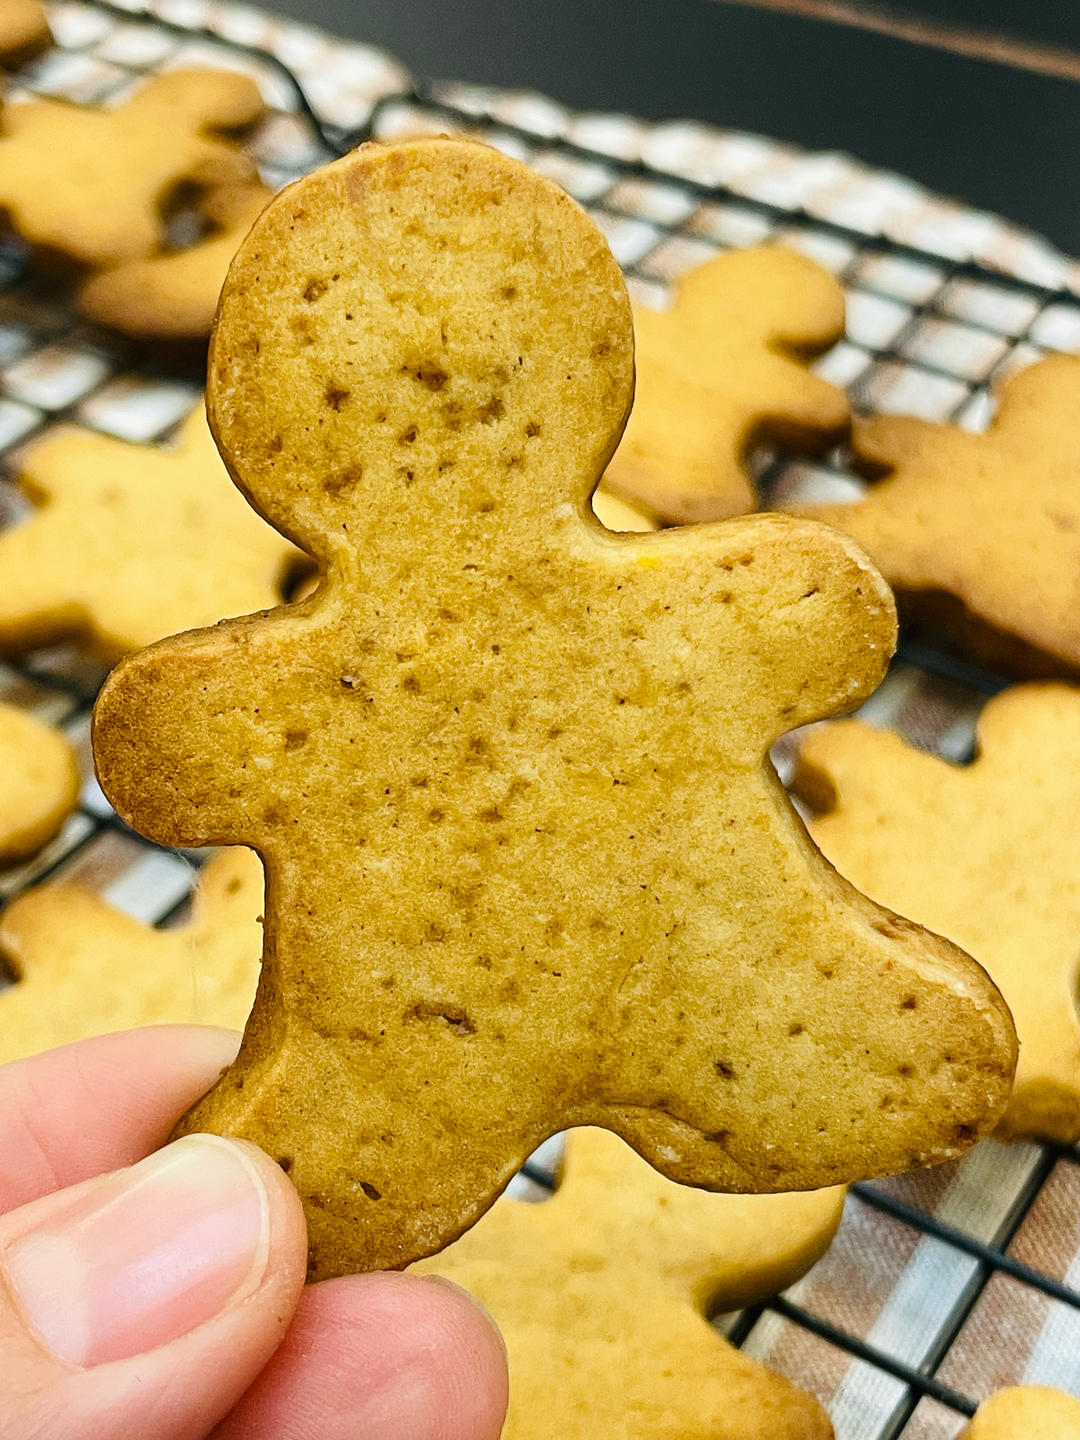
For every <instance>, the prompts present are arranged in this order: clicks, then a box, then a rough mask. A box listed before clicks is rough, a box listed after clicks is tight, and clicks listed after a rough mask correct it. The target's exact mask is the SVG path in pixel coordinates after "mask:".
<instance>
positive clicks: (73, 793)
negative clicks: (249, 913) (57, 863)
mask: <svg viewBox="0 0 1080 1440" xmlns="http://www.w3.org/2000/svg"><path fill="white" fill-rule="evenodd" d="M80 783H81V782H80V779H79V763H78V760H77V759H76V757H75V750H74V747H73V746H72V744H71V742H70V741H69V740H68V739H67V737H66V736H64V735H61V733H60V731H59V730H55V729H54V728H53V727H52V726H51V725H45V724H43V723H42V721H40V720H38V719H36V718H35V717H34V716H33V715H28V714H27V713H26V711H25V710H20V709H19V708H18V707H17V706H15V705H0V865H14V864H15V863H16V861H18V860H26V859H28V858H29V857H30V856H31V855H33V854H35V853H36V852H37V851H38V850H40V849H41V847H42V846H43V845H44V844H45V843H46V841H49V840H51V839H52V838H53V836H54V835H55V834H56V833H57V832H58V831H59V829H60V827H61V825H63V823H64V821H65V820H66V819H67V817H68V816H69V815H70V814H71V812H72V810H74V808H75V804H76V802H77V800H78V798H79V786H80Z"/></svg>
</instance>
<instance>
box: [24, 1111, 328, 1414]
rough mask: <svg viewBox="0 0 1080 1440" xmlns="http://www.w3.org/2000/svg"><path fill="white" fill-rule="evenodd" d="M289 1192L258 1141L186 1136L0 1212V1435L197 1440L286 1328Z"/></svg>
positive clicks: (295, 1250) (295, 1230) (296, 1261)
mask: <svg viewBox="0 0 1080 1440" xmlns="http://www.w3.org/2000/svg"><path fill="white" fill-rule="evenodd" d="M306 1248H307V1247H306V1238H305V1229H304V1219H303V1212H302V1210H301V1208H300V1202H299V1200H298V1198H297V1195H296V1192H295V1191H294V1190H293V1188H292V1186H291V1185H290V1184H289V1182H288V1181H287V1180H286V1179H285V1177H284V1175H283V1174H282V1173H281V1171H280V1169H279V1168H278V1167H277V1166H276V1165H275V1164H274V1163H273V1161H271V1160H270V1159H269V1158H268V1157H267V1156H266V1155H264V1154H263V1153H262V1151H260V1150H257V1149H256V1148H255V1147H254V1146H251V1145H245V1144H242V1143H239V1142H235V1141H229V1140H221V1139H219V1138H217V1137H216V1136H211V1135H191V1136H187V1137H185V1138H184V1139H182V1140H177V1141H175V1142H174V1143H173V1144H172V1145H169V1146H167V1147H166V1148H165V1149H164V1150H161V1151H159V1152H158V1153H157V1154H155V1155H151V1156H150V1157H149V1158H148V1159H146V1160H142V1161H140V1162H139V1163H138V1164H137V1165H132V1166H130V1167H129V1168H127V1169H124V1170H118V1171H115V1172H114V1173H113V1174H111V1175H103V1176H99V1177H97V1178H95V1179H92V1180H87V1181H85V1182H84V1183H82V1184H80V1185H75V1186H73V1187H71V1188H70V1189H68V1190H61V1191H59V1192H57V1193H56V1194H53V1195H49V1196H46V1197H45V1198H43V1199H40V1200H35V1201H33V1202H32V1203H31V1204H29V1205H24V1206H22V1207H21V1208H20V1209H18V1210H14V1211H12V1212H11V1213H10V1214H8V1215H6V1216H4V1217H3V1218H2V1219H0V1376H3V1401H4V1403H3V1411H2V1413H0V1440H31V1437H35V1436H41V1435H64V1436H66V1437H68V1440H121V1437H127V1436H131V1435H153V1436H154V1437H155V1440H202V1437H204V1436H205V1435H206V1434H207V1432H208V1431H209V1430H210V1429H212V1427H213V1426H214V1425H215V1424H216V1423H217V1422H218V1421H219V1420H220V1419H221V1418H222V1417H223V1416H224V1415H225V1414H226V1413H227V1412H228V1411H229V1410H230V1409H231V1408H232V1406H233V1405H234V1404H235V1402H236V1401H237V1399H238V1398H239V1397H240V1395H242V1394H243V1392H244V1391H245V1390H246V1389H247V1388H248V1386H250V1384H251V1383H252V1381H253V1380H254V1379H255V1377H256V1375H258V1373H259V1371H260V1370H261V1369H262V1368H263V1366H264V1365H265V1364H266V1362H267V1360H268V1359H269V1358H270V1356H271V1355H272V1354H273V1352H274V1350H275V1349H276V1347H277V1345H278V1343H279V1342H280V1341H281V1339H282V1337H283V1336H284V1333H285V1329H286V1327H287V1325H288V1322H289V1318H290V1316H291V1314H292V1311H293V1309H294V1308H295V1306H296V1303H297V1301H298V1299H299V1296H300V1292H301V1290H302V1287H303V1283H304V1269H305V1262H306Z"/></svg>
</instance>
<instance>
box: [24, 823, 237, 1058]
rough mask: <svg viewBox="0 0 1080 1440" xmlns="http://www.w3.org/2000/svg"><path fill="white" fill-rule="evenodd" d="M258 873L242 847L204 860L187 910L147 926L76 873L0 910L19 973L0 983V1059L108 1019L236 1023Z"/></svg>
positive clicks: (115, 1022) (115, 1024)
mask: <svg viewBox="0 0 1080 1440" xmlns="http://www.w3.org/2000/svg"><path fill="white" fill-rule="evenodd" d="M262 898H263V874H262V866H261V865H260V864H259V861H258V858H257V857H256V856H255V855H253V854H252V853H251V851H250V850H242V849H241V850H233V851H227V852H226V853H224V854H222V855H216V856H215V857H214V859H213V860H211V861H209V862H208V863H207V865H206V868H205V869H204V870H203V872H202V875H201V877H200V880H199V886H198V889H197V890H196V892H195V909H194V914H193V916H192V918H191V920H190V921H189V922H188V923H187V924H186V925H182V926H180V927H178V928H176V929H172V930H154V929H153V928H151V927H150V926H149V925H142V924H140V923H139V921H138V920H133V919H132V918H131V916H130V915H125V914H124V913H123V911H121V910H116V909H114V907H113V906H111V905H108V904H106V902H105V901H104V900H102V899H101V897H100V896H99V895H96V894H95V893H94V892H93V891H92V890H87V889H85V888H84V887H83V886H80V885H65V884H62V883H61V884H56V885H43V886H41V887H40V888H39V889H37V890H29V891H27V892H26V893H25V894H24V895H21V896H20V897H19V898H18V899H17V900H15V901H13V902H12V903H11V904H10V905H9V906H8V908H7V909H6V910H5V911H4V913H3V915H2V916H0V950H2V951H3V953H4V955H5V957H6V958H7V959H8V960H9V961H10V962H11V965H12V967H13V969H14V970H15V972H16V974H17V975H18V977H19V981H18V984H16V985H15V986H14V987H13V988H11V989H10V990H4V991H0V1064H6V1063H7V1062H8V1061H9V1060H19V1059H21V1058H22V1057H23V1056H24V1055H35V1054H37V1053H38V1052H39V1051H42V1050H51V1049H52V1048H53V1047H54V1046H56V1045H67V1044H70V1042H71V1041H73V1040H84V1039H86V1038H87V1037H88V1036H91V1035H104V1034H106V1033H107V1032H109V1031H112V1030H127V1029H129V1028H132V1027H134V1026H136V1025H164V1024H183V1023H187V1022H190V1023H193V1024H200V1025H225V1026H228V1027H230V1028H232V1029H240V1028H241V1027H242V1025H243V1023H244V1021H245V1020H246V1019H247V1015H248V1011H249V1010H250V1009H251V1000H252V997H253V995H254V994H255V982H256V979H257V978H258V973H259V952H260V950H261V948H262V926H261V925H260V923H259V915H260V911H261V909H262Z"/></svg>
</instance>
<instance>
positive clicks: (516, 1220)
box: [417, 1130, 844, 1440]
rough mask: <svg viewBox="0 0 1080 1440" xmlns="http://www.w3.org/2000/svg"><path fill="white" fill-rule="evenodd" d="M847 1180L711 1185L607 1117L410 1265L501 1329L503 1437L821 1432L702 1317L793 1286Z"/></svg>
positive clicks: (679, 1438)
mask: <svg viewBox="0 0 1080 1440" xmlns="http://www.w3.org/2000/svg"><path fill="white" fill-rule="evenodd" d="M843 1203H844V1192H843V1190H842V1189H831V1190H819V1191H816V1192H812V1193H809V1194H804V1195H753V1196H745V1195H738V1196H736V1195H710V1194H707V1193H705V1192H703V1191H700V1190H692V1189H690V1188H688V1187H687V1186H685V1185H673V1184H672V1183H671V1181H669V1180H665V1179H663V1178H662V1177H661V1176H659V1175H657V1174H656V1173H655V1171H652V1170H650V1169H649V1167H648V1166H647V1165H646V1164H645V1163H644V1162H643V1161H642V1160H640V1159H639V1158H638V1157H637V1156H636V1155H635V1154H634V1152H633V1151H632V1150H630V1149H629V1148H628V1147H627V1146H626V1145H624V1144H623V1143H622V1141H621V1140H619V1139H618V1138H617V1137H616V1136H614V1135H611V1134H609V1133H608V1132H606V1131H603V1130H574V1131H571V1133H570V1134H569V1135H568V1136H567V1152H566V1163H565V1166H564V1172H563V1178H562V1183H561V1184H560V1186H559V1188H558V1190H557V1191H556V1192H555V1194H554V1196H553V1197H552V1198H551V1199H550V1200H548V1201H546V1202H544V1203H543V1204H539V1205H537V1204H532V1203H529V1202H525V1201H518V1200H510V1199H503V1200H500V1201H499V1202H498V1204H496V1205H495V1206H494V1207H493V1208H492V1209H491V1210H490V1211H489V1212H488V1214H487V1215H485V1216H484V1218H483V1219H482V1220H481V1221H480V1223H479V1224H478V1225H477V1226H476V1227H475V1229H473V1230H471V1231H470V1232H469V1234H468V1235H466V1236H464V1237H463V1238H462V1239H461V1240H458V1241H457V1242H456V1243H455V1244H454V1245H452V1246H451V1247H450V1249H449V1250H446V1251H444V1252H443V1254H442V1255H439V1256H436V1257H435V1258H434V1259H432V1260H426V1261H424V1262H423V1263H422V1264H421V1265H419V1266H418V1267H417V1268H418V1269H419V1270H420V1271H421V1272H422V1273H427V1274H436V1275H444V1276H446V1277H447V1278H449V1279H451V1280H454V1281H456V1282H457V1283H458V1284H459V1285H463V1286H464V1287H465V1288H466V1289H467V1290H469V1291H471V1293H472V1294H474V1295H475V1296H477V1297H478V1298H479V1299H480V1300H481V1301H482V1302H483V1304H484V1305H485V1306H486V1307H487V1309H488V1311H489V1312H490V1313H491V1315H492V1316H493V1317H494V1319H495V1321H496V1323H497V1324H498V1326H499V1329H500V1331H501V1333H502V1336H503V1338H504V1340H505V1341H506V1346H507V1350H508V1352H509V1362H510V1408H509V1412H508V1414H507V1417H506V1425H505V1427H504V1429H503V1440H548V1437H550V1436H553V1435H558V1436H560V1437H564V1440H576V1437H582V1440H584V1437H596V1436H615V1435H617V1436H619V1437H620V1440H698V1437H701V1436H705V1435H707V1436H708V1437H709V1440H828V1437H831V1436H832V1433H833V1432H832V1427H831V1425H830V1424H829V1421H828V1419H827V1418H826V1416H825V1413H824V1411H823V1410H822V1409H821V1407H820V1405H818V1403H817V1401H816V1400H814V1399H813V1398H812V1397H811V1396H810V1395H808V1394H806V1392H805V1391H803V1390H799V1389H797V1388H796V1387H795V1386H793V1385H791V1384H789V1383H788V1382H787V1381H786V1380H783V1379H781V1378H780V1376H778V1375H775V1374H773V1373H772V1372H771V1371H769V1370H766V1369H765V1368H764V1366H762V1365H759V1364H757V1363H756V1362H755V1361H753V1360H751V1359H750V1358H749V1357H748V1356H746V1355H741V1354H740V1353H739V1351H738V1350H735V1349H734V1348H733V1347H732V1346H731V1345H729V1344H728V1343H727V1341H726V1340H724V1339H723V1338H722V1337H721V1336H720V1335H719V1334H718V1333H717V1332H716V1331H715V1330H714V1329H713V1328H712V1327H711V1326H710V1325H709V1324H708V1323H707V1319H706V1317H707V1316H709V1315H713V1314H716V1313H718V1312H720V1311H725V1310H737V1309H740V1308H741V1307H742V1306H744V1305H750V1304H753V1303H755V1302H756V1301H758V1300H761V1299H764V1298H765V1297H767V1296H769V1295H775V1294H776V1293H777V1291H779V1290H781V1289H784V1288H785V1287H786V1286H788V1285H791V1284H793V1283H794V1281H796V1280H797V1279H798V1278H799V1277H800V1276H801V1275H803V1274H805V1272H806V1271H807V1270H808V1269H809V1268H810V1266H811V1265H812V1264H813V1263H814V1261H815V1260H817V1259H818V1257H819V1256H820V1255H821V1254H822V1253H823V1252H824V1250H825V1249H826V1247H827V1246H828V1244H829V1241H830V1240H831V1239H832V1237H833V1235H834V1233H835V1231H836V1227H837V1225H838V1224H839V1223H840V1216H841V1213H842V1210H843Z"/></svg>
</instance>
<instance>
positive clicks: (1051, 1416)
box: [960, 1385, 1080, 1440]
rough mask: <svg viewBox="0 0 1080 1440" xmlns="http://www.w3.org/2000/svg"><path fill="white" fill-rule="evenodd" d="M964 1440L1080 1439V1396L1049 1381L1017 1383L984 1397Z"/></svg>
mask: <svg viewBox="0 0 1080 1440" xmlns="http://www.w3.org/2000/svg"><path fill="white" fill-rule="evenodd" d="M960 1440H1080V1400H1078V1399H1077V1398H1076V1396H1075V1395H1068V1394H1066V1392H1065V1391H1064V1390H1053V1389H1051V1388H1050V1386H1048V1385H1014V1386H1012V1387H1010V1388H1009V1389H1007V1390H999V1391H998V1392H997V1394H995V1395H991V1396H990V1398H989V1400H984V1401H983V1403H982V1404H981V1405H980V1406H979V1408H978V1410H977V1411H976V1412H975V1418H974V1420H972V1422H971V1424H970V1425H969V1426H968V1427H967V1429H966V1430H965V1431H964V1432H963V1433H962V1434H961V1436H960Z"/></svg>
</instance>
